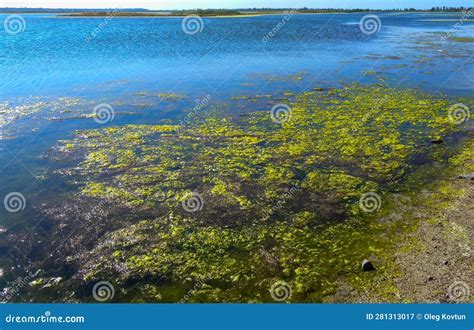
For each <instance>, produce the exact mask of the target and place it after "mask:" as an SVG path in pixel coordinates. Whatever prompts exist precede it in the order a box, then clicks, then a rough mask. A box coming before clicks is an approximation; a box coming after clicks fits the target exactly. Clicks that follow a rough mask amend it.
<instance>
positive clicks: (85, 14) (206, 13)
mask: <svg viewBox="0 0 474 330" xmlns="http://www.w3.org/2000/svg"><path fill="white" fill-rule="evenodd" d="M456 9H458V10H456ZM80 10H83V11H80ZM80 10H77V9H71V11H67V10H65V9H51V10H48V9H36V10H35V8H32V9H27V8H25V9H24V10H21V9H20V8H11V9H10V10H9V9H8V8H1V9H0V14H4V15H8V14H20V15H30V14H31V15H35V14H36V15H38V14H46V15H54V14H55V15H57V17H58V18H94V17H98V18H100V17H119V18H120V17H127V18H130V17H140V18H147V17H149V18H173V17H176V18H182V17H186V16H189V15H198V16H200V17H206V18H239V17H242V18H243V17H257V16H269V15H304V14H356V13H400V14H403V13H463V12H465V11H472V10H474V9H473V8H451V10H449V9H448V10H430V9H424V10H421V9H420V10H416V9H413V8H410V9H402V10H375V9H351V10H344V9H307V8H305V9H291V8H288V9H275V10H271V9H268V10H265V9H261V10H259V9H257V10H254V11H252V10H246V9H229V10H218V9H217V10H176V11H147V10H143V11H134V10H133V9H123V11H121V10H119V9H98V10H97V11H91V10H87V9H80Z"/></svg>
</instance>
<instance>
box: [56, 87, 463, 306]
mask: <svg viewBox="0 0 474 330" xmlns="http://www.w3.org/2000/svg"><path fill="white" fill-rule="evenodd" d="M463 101H464V102H465V103H469V104H468V105H472V100H463ZM451 105H452V102H451V101H449V100H447V99H446V98H445V97H444V96H442V95H429V94H425V93H423V92H420V91H417V90H398V89H394V88H388V87H384V86H380V85H373V86H362V85H350V86H346V87H343V88H339V89H329V90H318V89H316V90H315V91H312V92H306V93H303V94H301V95H296V96H295V101H293V102H292V103H291V104H289V105H288V107H287V108H285V109H289V113H287V114H286V116H285V120H283V121H282V122H281V123H276V122H274V120H272V117H271V115H270V110H269V109H268V110H265V111H257V112H254V113H251V114H249V115H247V116H242V117H240V118H237V119H236V118H234V117H232V116H226V115H225V114H220V115H219V116H210V117H204V118H198V117H196V118H195V122H193V123H192V124H190V125H187V126H186V127H180V126H177V125H128V126H122V127H109V128H103V129H99V130H88V131H80V132H78V133H77V136H76V138H75V139H73V140H71V141H64V142H63V146H62V148H60V150H61V151H62V152H63V153H64V157H68V156H70V155H77V154H80V155H82V162H81V163H80V164H79V166H77V167H74V170H71V171H72V172H71V175H72V179H71V180H72V181H74V182H76V183H79V184H80V187H81V192H80V194H82V195H83V196H85V197H86V196H87V198H91V197H92V198H96V199H98V200H101V199H102V200H108V201H109V202H111V201H112V202H114V203H116V204H118V205H120V206H125V207H128V208H130V210H131V211H132V210H133V212H135V213H136V216H137V219H136V221H135V222H134V223H132V224H130V225H128V226H127V227H124V228H122V229H118V230H115V231H112V232H109V233H108V234H106V235H104V236H103V237H102V238H101V239H100V240H99V241H98V243H97V244H96V246H95V247H94V248H93V249H92V251H90V253H88V254H87V255H86V256H83V257H82V260H81V263H83V264H82V265H81V266H77V267H78V269H77V272H76V279H77V278H80V279H81V280H82V281H84V280H85V281H96V280H100V279H106V280H109V281H113V282H114V283H116V284H117V285H120V286H121V287H124V288H125V289H124V290H123V291H122V292H121V295H122V299H124V297H128V298H127V299H130V298H131V299H133V298H136V299H138V300H136V301H180V300H181V299H182V298H183V296H185V295H186V294H187V293H188V292H189V290H190V289H192V288H193V285H194V284H195V283H196V282H199V283H201V284H202V285H200V286H199V288H198V289H196V290H193V294H192V295H191V296H187V299H186V300H187V301H216V302H217V301H227V302H230V301H245V302H261V301H272V297H271V295H270V294H269V289H270V288H271V286H272V285H273V284H274V283H276V282H278V281H281V280H283V281H285V282H287V283H288V284H289V285H290V286H291V289H292V295H291V297H288V299H287V301H292V302H298V301H308V302H321V301H323V300H324V299H325V297H327V296H330V295H332V294H334V293H335V292H336V290H337V288H338V279H339V278H340V277H341V276H356V277H357V276H358V275H357V274H358V273H359V270H358V269H359V267H360V261H361V260H362V259H364V258H366V257H368V256H374V255H375V256H377V255H378V254H381V253H382V252H383V251H384V250H385V249H386V247H387V246H389V245H390V244H393V241H392V239H393V234H394V233H399V232H400V231H403V230H408V229H409V228H411V226H412V224H410V223H408V224H407V223H405V222H404V221H403V220H400V219H399V220H400V221H392V222H389V223H384V222H380V221H375V216H374V214H370V213H366V212H364V210H363V208H361V207H360V203H359V202H360V198H361V196H362V195H363V194H364V193H368V192H373V193H377V194H378V195H379V196H381V202H382V205H381V206H382V208H381V210H380V211H379V214H384V213H386V212H388V211H389V209H390V208H391V207H392V208H393V205H392V204H393V203H390V202H385V200H384V196H386V195H387V194H389V193H391V192H396V191H399V190H403V189H409V188H403V187H412V186H416V185H417V182H418V181H416V180H418V178H417V176H416V175H414V174H416V169H417V166H419V165H420V164H427V163H429V162H431V161H439V162H441V161H443V160H444V159H447V158H449V156H450V155H451V154H452V151H451V150H450V149H449V148H448V147H446V146H443V145H439V146H438V145H436V146H434V145H432V144H431V143H430V140H431V139H432V138H437V139H439V138H440V137H448V136H450V134H451V133H452V132H454V131H456V130H457V127H458V124H455V123H453V122H452V121H451V120H450V116H449V114H448V112H449V109H450V107H451ZM409 178H410V180H414V183H413V182H411V183H412V184H410V185H406V186H405V184H407V183H409V182H410V180H409ZM386 267H388V265H387V266H386ZM380 269H381V270H382V271H383V269H384V265H381V266H380ZM354 274H355V275H354ZM354 281H355V282H357V279H355V280H354ZM137 283H138V284H137ZM144 284H146V287H147V288H148V289H147V290H145V291H146V292H153V295H147V293H146V292H144V291H143V288H144V286H143V285H144ZM150 288H152V289H153V290H151V289H150ZM118 299H119V298H118Z"/></svg>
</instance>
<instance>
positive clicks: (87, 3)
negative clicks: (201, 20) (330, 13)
mask: <svg viewBox="0 0 474 330" xmlns="http://www.w3.org/2000/svg"><path fill="white" fill-rule="evenodd" d="M433 6H465V7H469V6H474V0H352V1H348V0H312V1H311V0H271V1H269V0H253V1H252V0H163V1H160V0H1V1H0V7H43V8H131V7H134V8H138V7H140V8H150V9H184V8H249V7H273V8H275V7H276V8H278V7H311V8H375V9H384V8H406V7H415V8H417V9H424V8H431V7H433Z"/></svg>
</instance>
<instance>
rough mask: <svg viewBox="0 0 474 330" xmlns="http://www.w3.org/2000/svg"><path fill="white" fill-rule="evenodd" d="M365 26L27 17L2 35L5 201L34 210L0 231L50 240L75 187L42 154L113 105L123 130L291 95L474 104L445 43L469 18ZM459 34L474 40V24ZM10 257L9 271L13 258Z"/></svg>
mask: <svg viewBox="0 0 474 330" xmlns="http://www.w3.org/2000/svg"><path fill="white" fill-rule="evenodd" d="M362 16H364V15H363V14H325V15H293V16H287V17H285V16H282V15H272V16H260V17H247V18H204V19H203V29H202V31H201V32H200V33H197V34H194V35H189V34H186V33H184V32H183V30H182V26H181V22H182V19H181V18H160V19H154V18H113V19H111V20H107V19H105V18H58V17H56V16H55V15H24V16H23V17H24V19H25V22H26V29H25V31H24V32H22V33H20V34H18V35H9V34H7V33H5V31H2V33H1V35H0V38H1V44H2V47H1V48H0V58H1V62H0V72H2V76H1V78H0V99H1V103H2V104H4V111H5V113H6V114H7V115H6V118H7V119H8V120H7V124H6V125H5V126H4V127H3V129H2V133H3V134H2V136H3V140H0V144H1V145H0V147H1V150H0V164H1V166H0V196H1V197H2V199H3V196H5V195H6V194H8V193H10V192H12V191H14V192H21V193H22V194H23V195H24V196H25V198H26V202H27V203H26V208H25V210H24V211H23V212H20V213H15V214H12V213H9V212H6V211H5V210H4V209H3V208H0V226H1V227H2V228H4V229H5V230H7V232H8V233H9V234H15V235H16V234H17V233H18V237H19V238H18V239H19V240H21V233H24V232H25V230H26V231H27V232H28V231H35V232H36V231H37V232H41V231H42V228H41V225H42V220H43V219H42V218H41V217H39V216H38V214H37V206H38V205H40V204H41V203H42V202H44V201H51V200H55V198H57V197H58V196H60V194H61V193H64V192H68V191H74V189H75V187H73V186H71V185H70V184H67V183H66V182H64V181H63V179H62V178H61V177H60V176H55V175H51V173H52V168H56V167H58V166H60V165H59V164H57V163H55V162H53V161H51V159H50V158H48V157H46V156H45V154H46V153H47V152H48V150H50V148H51V147H53V146H54V145H56V144H57V143H58V141H59V140H63V139H67V138H69V137H71V136H72V134H73V132H74V131H75V130H78V129H86V128H98V127H104V125H101V124H98V123H96V122H95V121H94V120H93V119H92V118H90V117H87V115H90V114H91V113H92V110H93V109H94V107H95V106H96V105H97V104H99V103H108V104H110V105H112V106H113V108H114V110H115V118H114V120H113V121H111V122H109V123H107V124H106V125H107V126H114V125H124V124H129V123H134V124H156V123H161V122H166V121H171V122H173V121H174V122H179V120H181V119H182V118H183V114H184V112H185V111H189V110H192V109H195V108H196V106H197V105H198V104H200V102H202V100H208V101H206V102H208V103H210V104H213V105H223V104H225V106H226V107H227V111H228V112H229V113H240V112H246V111H252V110H265V109H268V110H269V109H270V108H271V106H272V105H273V104H275V103H278V100H284V99H286V98H291V96H290V95H291V94H289V93H299V92H304V91H308V90H311V89H312V88H314V87H318V86H322V87H333V86H339V85H341V84H344V83H353V82H362V83H373V82H384V83H386V84H388V85H391V86H400V87H416V88H421V89H423V90H425V91H428V92H431V93H438V92H442V93H445V94H447V95H448V96H449V97H462V96H472V91H473V89H474V78H473V77H474V75H473V73H474V61H473V59H472V54H474V52H473V51H474V44H473V43H457V42H450V41H447V42H444V41H443V40H442V37H443V36H445V35H446V33H449V32H450V31H452V29H453V27H454V24H456V22H457V20H459V17H460V14H452V13H450V14H440V13H436V14H421V13H417V14H380V15H379V17H380V20H381V22H382V27H381V30H380V31H379V32H378V33H376V34H374V35H370V36H369V35H366V34H364V33H362V32H361V30H360V27H359V21H360V19H361V18H362ZM5 17H6V15H0V19H1V20H3V19H5ZM277 26H279V28H278V29H277V31H276V32H275V33H274V36H273V37H270V38H268V35H269V32H270V31H272V29H274V28H275V27H277ZM94 31H95V32H94ZM91 33H95V36H93V37H91ZM455 35H456V36H467V37H473V36H474V24H473V23H472V22H464V23H463V24H462V25H461V26H460V27H458V28H457V29H456V31H455ZM267 39H268V40H267ZM160 93H166V94H170V93H174V94H177V95H179V96H182V97H178V98H175V97H166V96H159V95H158V94H160ZM284 93H287V94H286V95H285V94H284ZM256 95H260V96H261V97H259V98H256V99H254V98H255V96H256ZM265 95H271V96H272V97H271V98H270V97H265ZM206 104H207V103H206ZM14 106H18V108H16V110H17V111H12V107H14ZM0 235H1V233H0ZM2 252H3V253H4V254H5V258H4V260H5V262H6V261H7V260H8V261H11V260H10V259H11V257H9V256H11V255H12V254H11V251H9V250H8V249H3V250H2ZM15 255H16V254H15ZM8 264H10V263H8Z"/></svg>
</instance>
